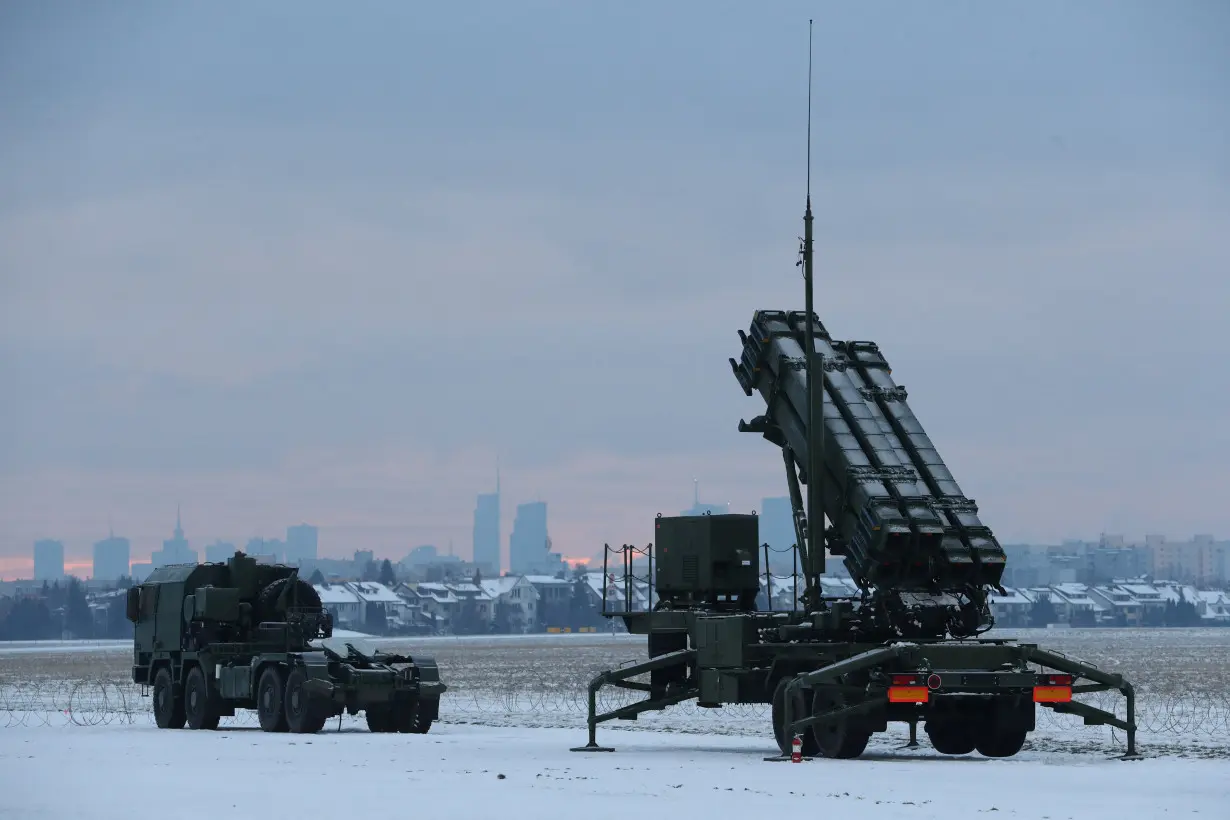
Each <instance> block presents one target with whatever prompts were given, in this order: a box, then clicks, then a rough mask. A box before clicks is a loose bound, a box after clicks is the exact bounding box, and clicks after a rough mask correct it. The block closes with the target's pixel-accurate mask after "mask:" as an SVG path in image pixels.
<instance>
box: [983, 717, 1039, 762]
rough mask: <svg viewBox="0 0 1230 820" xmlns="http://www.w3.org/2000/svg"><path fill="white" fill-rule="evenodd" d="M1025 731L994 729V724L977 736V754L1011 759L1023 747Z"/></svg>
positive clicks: (1026, 732) (1026, 733)
mask: <svg viewBox="0 0 1230 820" xmlns="http://www.w3.org/2000/svg"><path fill="white" fill-rule="evenodd" d="M1028 734H1029V732H1028V731H1026V730H1025V729H1006V730H1005V729H996V728H995V727H994V724H992V725H991V726H990V727H988V728H987V730H986V731H982V732H979V733H978V735H977V748H978V754H980V755H982V756H983V757H1012V756H1013V755H1014V754H1016V753H1017V752H1019V751H1021V747H1022V746H1024V745H1025V737H1026V735H1028Z"/></svg>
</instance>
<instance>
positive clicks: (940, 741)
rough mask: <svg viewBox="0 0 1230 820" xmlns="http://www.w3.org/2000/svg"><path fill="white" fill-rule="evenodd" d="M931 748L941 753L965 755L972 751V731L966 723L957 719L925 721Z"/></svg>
mask: <svg viewBox="0 0 1230 820" xmlns="http://www.w3.org/2000/svg"><path fill="white" fill-rule="evenodd" d="M926 729H927V737H928V738H930V739H931V748H933V749H935V750H936V751H937V752H939V753H940V754H942V755H967V754H969V753H970V752H972V751H974V733H973V732H972V731H971V729H970V725H969V724H968V723H964V722H962V721H957V720H940V721H931V720H929V721H927V726H926Z"/></svg>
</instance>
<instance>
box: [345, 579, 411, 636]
mask: <svg viewBox="0 0 1230 820" xmlns="http://www.w3.org/2000/svg"><path fill="white" fill-rule="evenodd" d="M346 588H347V589H349V590H350V591H351V592H353V593H354V594H355V596H356V597H358V599H359V603H360V604H361V605H362V607H363V622H364V623H367V622H368V621H369V620H370V619H371V617H372V613H373V612H375V611H379V612H380V614H381V615H383V616H384V622H385V625H386V628H388V629H390V630H395V631H396V630H400V629H404V628H406V627H408V626H411V625H412V624H413V621H414V615H413V611H412V607H411V605H410V604H409V603H408V602H407V601H406V600H405V599H404V598H402V597H401V596H400V595H398V594H397V593H396V592H394V591H393V590H391V589H389V588H388V587H386V586H385V585H384V584H380V583H377V582H375V581H349V582H347V583H346Z"/></svg>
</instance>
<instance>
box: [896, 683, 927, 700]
mask: <svg viewBox="0 0 1230 820" xmlns="http://www.w3.org/2000/svg"><path fill="white" fill-rule="evenodd" d="M928 696H929V693H928V692H927V687H925V686H890V687H889V688H888V702H889V703H926V702H927V698H928Z"/></svg>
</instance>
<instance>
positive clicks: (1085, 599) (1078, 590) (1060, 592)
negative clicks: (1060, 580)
mask: <svg viewBox="0 0 1230 820" xmlns="http://www.w3.org/2000/svg"><path fill="white" fill-rule="evenodd" d="M1051 590H1052V591H1053V592H1054V593H1055V594H1056V595H1057V596H1058V597H1059V598H1060V599H1062V600H1063V601H1066V602H1067V603H1069V604H1071V605H1073V606H1088V607H1093V606H1096V604H1095V603H1094V602H1093V599H1092V598H1090V597H1089V587H1087V586H1085V585H1084V584H1075V583H1066V584H1055V585H1054V586H1052V587H1051Z"/></svg>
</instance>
